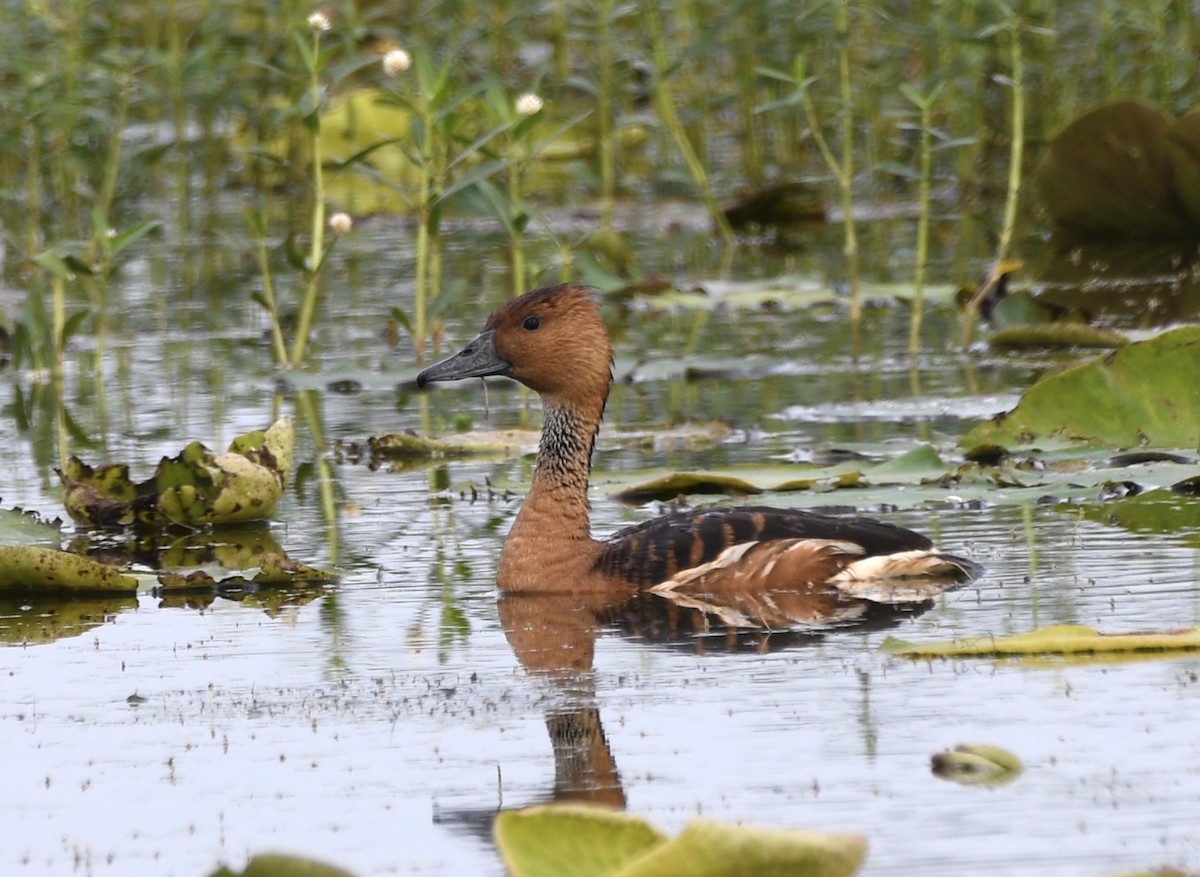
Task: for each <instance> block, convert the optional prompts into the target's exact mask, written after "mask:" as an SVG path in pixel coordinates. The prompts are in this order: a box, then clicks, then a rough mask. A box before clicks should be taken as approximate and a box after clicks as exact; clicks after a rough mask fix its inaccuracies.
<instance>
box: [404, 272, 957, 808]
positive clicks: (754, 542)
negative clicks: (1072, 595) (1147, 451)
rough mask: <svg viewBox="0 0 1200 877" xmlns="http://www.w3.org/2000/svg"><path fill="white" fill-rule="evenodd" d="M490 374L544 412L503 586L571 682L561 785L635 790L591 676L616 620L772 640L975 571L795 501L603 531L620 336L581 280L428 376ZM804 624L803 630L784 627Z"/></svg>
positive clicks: (547, 671)
mask: <svg viewBox="0 0 1200 877" xmlns="http://www.w3.org/2000/svg"><path fill="white" fill-rule="evenodd" d="M489 376H505V377H509V378H512V379H514V380H517V381H519V382H520V383H522V384H524V385H525V386H527V387H529V388H530V389H531V390H533V391H535V392H536V393H537V394H538V395H539V396H540V398H541V401H542V408H543V412H544V420H543V426H542V435H541V440H540V442H539V445H538V454H537V462H536V465H535V468H534V475H533V483H532V485H531V486H530V489H529V493H528V494H527V496H526V497H525V501H524V503H523V505H522V507H521V510H520V512H519V513H518V514H517V517H516V520H515V521H514V522H513V525H512V529H511V530H510V531H509V534H508V536H507V538H506V539H505V542H504V547H503V549H502V550H501V553H500V559H499V563H498V565H497V585H498V587H499V589H500V592H501V597H500V604H499V608H500V618H501V623H502V624H503V626H504V630H505V632H506V634H507V636H508V639H509V642H510V643H511V644H512V647H513V651H514V653H515V654H516V656H517V658H518V660H519V661H520V662H521V663H522V665H523V666H524V667H526V668H527V669H528V670H529V671H531V672H534V673H537V674H539V675H544V676H546V677H548V678H550V679H552V680H554V681H555V682H556V684H557V685H559V686H560V687H561V689H562V691H563V692H564V693H565V694H568V695H569V696H568V697H567V698H566V700H567V702H568V707H567V708H565V709H564V710H561V711H552V712H551V713H550V714H549V715H548V717H547V725H548V727H549V730H550V737H551V740H552V741H553V744H554V750H555V765H556V782H555V797H556V798H576V799H578V798H587V799H589V800H596V801H603V802H605V803H609V804H615V805H618V806H620V805H622V804H623V803H624V793H623V792H622V790H621V785H620V779H619V776H618V773H617V769H616V765H615V764H614V762H613V759H612V755H611V753H610V751H609V748H608V744H607V742H606V740H605V737H604V733H603V729H602V728H601V725H600V718H599V715H598V713H597V712H596V709H595V706H594V691H593V689H592V684H593V683H592V681H591V669H592V657H593V652H594V646H595V640H596V637H597V635H598V634H599V633H600V632H601V630H603V629H604V628H605V627H608V626H617V627H620V628H623V629H625V630H627V631H629V632H633V633H635V634H636V635H638V636H641V637H645V638H647V639H650V640H654V641H659V642H662V641H680V640H681V639H683V640H687V641H690V642H693V643H696V642H708V641H710V640H709V639H708V638H704V639H696V638H695V637H696V634H697V633H703V632H712V631H713V630H725V631H728V632H729V634H728V635H729V636H730V637H732V641H733V642H736V643H739V644H740V643H744V642H745V640H746V636H747V635H746V634H745V633H743V631H752V632H754V633H751V634H750V636H752V637H757V638H758V640H757V641H758V642H760V643H762V644H766V643H768V642H769V643H770V644H771V645H772V646H773V645H784V644H792V643H795V642H797V641H800V642H802V641H804V640H805V638H812V637H813V636H814V635H818V636H819V634H814V633H813V631H820V630H822V629H828V628H830V627H833V626H838V625H843V624H849V623H859V624H862V623H869V622H870V623H888V622H889V621H890V620H893V619H895V618H896V617H897V615H898V614H903V613H906V612H912V611H914V610H918V609H920V608H924V607H926V606H928V605H929V601H931V600H932V599H933V597H935V596H937V595H938V594H940V593H942V592H944V591H945V590H946V589H947V588H949V587H952V586H954V585H956V584H959V583H961V582H963V581H966V580H969V579H971V578H973V577H974V576H975V575H977V573H978V568H977V567H976V565H975V564H974V563H972V562H971V561H969V560H966V559H963V558H960V557H955V556H953V555H949V554H944V553H941V552H938V551H936V550H935V549H934V548H933V546H932V543H931V542H930V540H929V539H927V538H926V537H925V536H923V535H921V534H919V533H916V532H913V531H911V530H906V529H904V528H901V527H897V526H895V525H893V524H889V523H885V522H881V521H875V520H871V519H867V518H843V517H833V516H827V515H822V514H817V513H814V512H809V511H802V510H796V509H773V508H767V507H761V506H751V507H740V508H720V509H707V510H686V511H677V512H673V513H670V514H667V515H664V516H661V517H658V518H654V519H652V520H649V521H646V522H644V523H641V524H637V525H635V526H633V527H629V528H627V529H624V530H621V531H619V532H618V533H616V534H614V535H612V536H610V537H609V538H607V539H604V540H597V539H593V538H592V535H591V528H590V524H589V503H588V479H589V476H590V473H591V461H592V451H593V449H594V447H595V442H596V434H597V432H598V431H599V428H600V420H601V417H602V415H603V413H604V406H605V403H606V402H607V400H608V392H609V386H610V384H611V382H612V347H611V344H610V341H609V335H608V331H607V329H606V328H605V325H604V322H603V320H602V319H601V316H600V311H599V309H598V308H597V307H596V305H595V303H594V302H593V300H592V298H591V296H590V295H589V293H588V290H587V289H585V288H584V287H581V286H578V285H575V284H563V285H560V286H553V287H546V288H543V289H537V290H534V291H533V292H530V293H528V294H526V295H523V296H521V297H520V298H516V299H513V300H512V301H510V302H508V303H507V304H505V305H503V306H502V307H500V308H498V309H497V310H496V311H495V312H494V313H493V314H492V315H491V316H490V317H489V319H488V321H487V323H486V325H485V326H484V328H483V331H482V332H481V333H480V334H479V335H478V336H477V337H476V338H475V339H474V340H472V341H471V342H470V343H469V344H467V345H466V346H465V347H464V348H463V349H462V350H461V351H459V352H458V353H456V354H454V355H453V356H450V357H449V358H447V359H444V360H442V361H441V362H438V363H436V364H434V365H432V366H430V367H429V368H427V369H425V370H424V371H422V372H421V373H420V374H419V375H418V376H417V385H418V386H419V387H425V386H426V385H428V384H430V383H433V382H436V381H457V380H462V379H465V378H475V377H489ZM796 629H801V630H802V631H808V632H807V633H804V632H800V633H796V634H791V635H781V634H780V632H785V631H794V630H796ZM767 632H774V633H772V634H771V637H770V639H769V640H768V639H766V638H765V637H764V636H763V634H764V633H767Z"/></svg>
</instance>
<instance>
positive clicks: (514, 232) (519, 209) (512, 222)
mask: <svg viewBox="0 0 1200 877" xmlns="http://www.w3.org/2000/svg"><path fill="white" fill-rule="evenodd" d="M512 150H513V151H514V152H517V153H518V155H517V156H515V157H514V160H513V162H512V164H511V165H510V166H509V169H508V210H509V223H508V226H509V236H510V251H511V253H512V294H513V297H514V298H515V297H517V296H519V295H524V294H525V292H526V288H527V285H526V271H525V232H524V223H523V222H522V218H521V217H522V214H523V213H524V212H525V208H524V205H523V203H522V198H521V172H522V171H521V165H522V162H521V160H520V156H519V153H520V146H518V145H517V144H513V145H512Z"/></svg>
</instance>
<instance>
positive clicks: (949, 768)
mask: <svg viewBox="0 0 1200 877" xmlns="http://www.w3.org/2000/svg"><path fill="white" fill-rule="evenodd" d="M930 766H931V767H932V768H933V773H934V775H935V776H939V777H941V778H942V779H947V780H952V781H954V782H956V783H960V784H962V785H968V786H979V785H983V786H998V785H1002V784H1004V783H1008V782H1012V781H1013V780H1014V779H1016V778H1017V775H1018V774H1020V772H1021V759H1019V758H1017V756H1015V755H1013V754H1012V753H1011V752H1009V751H1008V750H1007V749H1002V748H1001V747H999V746H993V745H991V744H989V743H964V744H961V745H959V746H955V747H954V748H953V749H947V750H945V751H944V752H938V753H936V754H934V756H933V757H932V758H931V759H930Z"/></svg>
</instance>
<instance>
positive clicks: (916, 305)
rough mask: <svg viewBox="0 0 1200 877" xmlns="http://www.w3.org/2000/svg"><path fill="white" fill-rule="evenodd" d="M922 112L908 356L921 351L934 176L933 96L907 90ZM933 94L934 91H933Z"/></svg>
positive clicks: (907, 94) (909, 96) (908, 95)
mask: <svg viewBox="0 0 1200 877" xmlns="http://www.w3.org/2000/svg"><path fill="white" fill-rule="evenodd" d="M905 93H906V96H907V97H908V98H909V100H911V101H913V102H914V103H916V104H917V106H918V107H919V108H920V110H921V159H920V161H921V170H920V177H919V179H918V182H917V267H916V276H915V277H914V278H913V304H912V321H911V322H910V324H909V333H908V355H909V356H910V357H915V356H916V355H917V354H918V353H920V352H921V322H922V320H923V319H924V306H925V268H926V265H927V264H928V262H929V187H930V177H931V175H932V173H933V101H934V97H935V94H927V95H918V94H916V93H915V92H913V91H906V92H905ZM935 93H936V89H935Z"/></svg>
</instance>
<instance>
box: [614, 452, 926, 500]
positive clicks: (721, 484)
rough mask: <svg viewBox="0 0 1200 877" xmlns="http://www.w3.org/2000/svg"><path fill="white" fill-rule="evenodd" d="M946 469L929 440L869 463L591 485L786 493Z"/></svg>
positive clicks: (648, 492) (632, 495) (661, 496)
mask: <svg viewBox="0 0 1200 877" xmlns="http://www.w3.org/2000/svg"><path fill="white" fill-rule="evenodd" d="M945 474H946V465H945V463H943V462H942V459H941V457H940V456H939V455H938V453H937V451H936V450H935V449H934V448H933V447H932V446H930V445H918V446H917V447H915V448H912V449H911V450H909V451H906V452H905V453H903V454H901V455H900V456H898V457H895V458H893V459H889V460H884V461H882V462H879V463H872V462H869V461H867V460H862V459H851V460H844V461H841V462H837V463H834V464H833V465H829V466H808V465H800V464H796V463H790V462H785V461H779V462H777V463H774V464H759V465H756V466H748V467H739V468H734V469H730V470H728V471H724V472H717V471H706V472H666V473H662V474H658V475H653V476H649V477H647V475H646V474H645V473H640V474H639V473H615V472H607V473H603V474H602V475H598V476H597V478H596V479H595V480H596V484H597V485H599V486H602V487H604V488H606V489H607V488H608V487H609V486H610V485H613V484H619V483H620V482H622V481H624V480H627V479H629V478H630V477H632V478H635V479H637V480H635V481H634V483H632V484H627V485H625V486H622V487H619V488H618V489H616V490H614V491H612V492H611V493H610V494H609V497H610V498H611V499H614V500H616V501H617V502H625V503H643V502H650V501H653V500H658V501H664V500H669V499H674V498H676V497H680V496H690V495H696V494H702V495H703V494H707V495H725V496H753V495H755V494H759V493H765V492H768V491H770V492H773V493H789V492H794V491H809V490H837V489H843V488H851V487H853V488H862V487H866V486H868V485H880V484H906V485H917V484H923V483H926V482H933V481H936V480H937V479H939V478H941V477H943V476H944V475H945Z"/></svg>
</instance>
